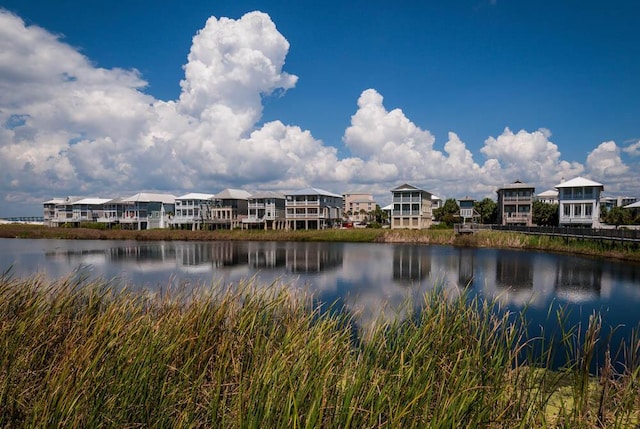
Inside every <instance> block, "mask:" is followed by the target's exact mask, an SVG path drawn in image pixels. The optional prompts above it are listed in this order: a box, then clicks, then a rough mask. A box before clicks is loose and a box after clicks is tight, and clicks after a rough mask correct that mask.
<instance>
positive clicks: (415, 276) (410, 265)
mask: <svg viewBox="0 0 640 429" xmlns="http://www.w3.org/2000/svg"><path fill="white" fill-rule="evenodd" d="M430 273H431V257H430V253H429V249H428V247H427V246H406V245H396V246H394V247H393V279H394V280H396V281H398V282H400V283H406V284H412V283H420V282H421V281H422V280H423V279H424V278H425V277H427V276H429V274H430Z"/></svg>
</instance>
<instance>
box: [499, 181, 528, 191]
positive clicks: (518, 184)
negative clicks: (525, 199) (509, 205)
mask: <svg viewBox="0 0 640 429" xmlns="http://www.w3.org/2000/svg"><path fill="white" fill-rule="evenodd" d="M535 188H536V187H535V186H533V185H530V184H529V183H524V182H521V181H519V180H516V181H515V182H513V183H509V184H507V185H503V186H502V187H501V188H498V190H501V189H535Z"/></svg>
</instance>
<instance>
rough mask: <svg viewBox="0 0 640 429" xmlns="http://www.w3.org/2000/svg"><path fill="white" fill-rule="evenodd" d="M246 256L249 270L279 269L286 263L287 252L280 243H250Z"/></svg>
mask: <svg viewBox="0 0 640 429" xmlns="http://www.w3.org/2000/svg"><path fill="white" fill-rule="evenodd" d="M247 254H248V260H249V266H250V267H251V268H256V269H265V268H281V267H284V266H285V265H286V263H287V251H286V249H285V248H284V247H282V245H281V244H280V243H255V242H251V243H248V246H247Z"/></svg>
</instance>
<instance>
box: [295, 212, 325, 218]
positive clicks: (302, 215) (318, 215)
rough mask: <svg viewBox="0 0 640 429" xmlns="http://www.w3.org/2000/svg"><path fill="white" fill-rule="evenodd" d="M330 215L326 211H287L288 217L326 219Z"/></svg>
mask: <svg viewBox="0 0 640 429" xmlns="http://www.w3.org/2000/svg"><path fill="white" fill-rule="evenodd" d="M328 217H329V216H327V215H325V214H324V213H313V214H311V213H287V219H324V218H328Z"/></svg>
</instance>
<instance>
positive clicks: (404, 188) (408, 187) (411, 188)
mask: <svg viewBox="0 0 640 429" xmlns="http://www.w3.org/2000/svg"><path fill="white" fill-rule="evenodd" d="M393 191H423V192H427V191H425V190H424V189H420V188H416V187H415V186H413V185H409V184H408V183H403V184H402V185H400V186H398V187H397V188H393V189H392V190H391V192H393ZM427 193H428V194H430V192H427Z"/></svg>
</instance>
